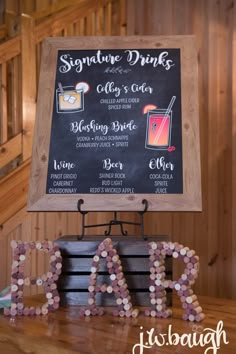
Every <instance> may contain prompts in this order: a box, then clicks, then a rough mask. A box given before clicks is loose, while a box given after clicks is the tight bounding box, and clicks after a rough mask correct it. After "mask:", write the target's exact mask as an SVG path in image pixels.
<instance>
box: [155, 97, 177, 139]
mask: <svg viewBox="0 0 236 354" xmlns="http://www.w3.org/2000/svg"><path fill="white" fill-rule="evenodd" d="M175 99H176V96H173V97H172V99H171V101H170V103H169V106H168V108H167V110H166V111H165V115H164V118H163V120H162V122H161V125H160V128H159V130H158V133H157V135H156V136H155V139H154V145H155V144H156V143H157V141H158V140H159V138H160V136H161V134H162V131H163V129H164V126H165V123H166V120H167V116H168V115H169V113H170V111H171V108H172V107H173V104H174V102H175Z"/></svg>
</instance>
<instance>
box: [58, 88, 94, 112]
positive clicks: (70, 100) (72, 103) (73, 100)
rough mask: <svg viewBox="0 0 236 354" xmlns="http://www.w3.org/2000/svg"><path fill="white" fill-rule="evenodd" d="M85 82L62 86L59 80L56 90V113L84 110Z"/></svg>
mask: <svg viewBox="0 0 236 354" xmlns="http://www.w3.org/2000/svg"><path fill="white" fill-rule="evenodd" d="M85 84H86V83H78V84H77V85H76V86H75V87H74V86H62V84H61V83H60V82H59V83H58V89H57V90H56V98H57V113H74V112H81V111H83V110H84V93H85V91H86V90H87V91H88V88H87V89H86V87H85ZM87 85H88V84H87ZM88 87H89V86H88ZM87 91H86V92H87Z"/></svg>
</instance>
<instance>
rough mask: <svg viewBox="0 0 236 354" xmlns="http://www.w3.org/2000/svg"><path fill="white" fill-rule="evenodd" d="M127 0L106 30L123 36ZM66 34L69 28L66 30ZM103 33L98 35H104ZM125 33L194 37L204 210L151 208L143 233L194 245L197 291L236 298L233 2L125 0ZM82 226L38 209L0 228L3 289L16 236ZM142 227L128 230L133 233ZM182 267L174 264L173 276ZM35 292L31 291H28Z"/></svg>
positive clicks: (37, 261) (101, 217) (95, 219)
mask: <svg viewBox="0 0 236 354" xmlns="http://www.w3.org/2000/svg"><path fill="white" fill-rule="evenodd" d="M8 1H9V0H8ZM10 2H12V3H13V2H14V1H13V0H10ZM49 2H50V4H49ZM55 3H56V1H47V0H44V1H42V2H41V1H37V2H36V5H37V6H34V7H33V8H32V6H31V5H32V1H31V0H30V1H26V2H25V5H27V8H26V10H27V9H29V10H30V11H36V10H38V9H39V6H40V4H42V6H45V7H46V6H47V5H53V4H55ZM124 4H125V1H124V0H120V1H117V3H116V6H115V7H113V9H112V8H111V7H109V8H108V9H107V10H106V11H107V12H110V14H109V16H111V15H112V16H113V22H112V26H111V23H110V22H108V23H107V24H106V34H113V35H115V34H117V35H119V34H122V35H123V34H125V33H126V27H125V23H126V11H125V7H124ZM29 7H30V8H29ZM109 16H108V17H106V18H109ZM89 21H90V20H89ZM89 21H88V22H89ZM92 21H93V19H92V18H91V21H90V22H89V23H92ZM98 21H99V20H98ZM114 21H116V23H115V22H114ZM89 28H90V30H88V31H87V32H86V31H85V27H84V23H82V22H81V23H80V29H81V34H80V35H88V34H91V33H93V31H94V29H93V28H94V25H93V24H91V26H89ZM98 28H99V26H98ZM69 31H70V30H69V27H68V32H67V33H65V35H67V34H69ZM90 32H91V33H90ZM98 32H99V33H97V32H96V33H95V34H101V31H98ZM127 34H130V35H139V34H140V35H143V34H144V35H148V34H154V35H162V34H165V35H173V34H179V35H181V34H195V35H196V43H197V48H198V60H199V94H200V96H199V104H200V134H201V163H202V192H203V212H202V213H150V214H147V215H146V216H145V230H146V233H148V234H150V235H157V234H160V235H161V234H164V235H169V236H170V237H171V239H172V240H173V241H178V242H180V243H182V244H184V245H188V246H189V247H191V248H193V249H195V250H196V252H197V253H198V254H199V255H200V259H201V271H200V275H199V278H198V280H197V284H196V290H197V292H198V293H199V294H203V295H211V296H220V297H229V298H231V297H232V298H236V237H235V233H236V217H235V216H234V214H235V212H236V0H165V1H163V0H127ZM63 35H64V34H63ZM38 55H40V48H39V49H38ZM111 218H112V215H111V213H107V214H103V213H91V214H90V215H89V217H88V220H89V221H90V222H92V223H102V222H105V221H107V220H109V219H111ZM122 218H123V219H129V220H130V221H132V220H133V221H137V217H136V214H134V213H133V214H126V213H123V215H122ZM80 227H81V217H80V215H78V214H77V213H35V214H34V213H26V210H25V208H23V209H21V210H20V211H19V212H18V213H17V214H16V215H14V216H13V217H12V218H11V219H9V220H8V221H6V222H5V223H4V224H3V225H1V227H0V267H1V272H0V289H1V288H3V287H4V286H6V285H7V284H8V283H9V279H10V263H11V250H10V247H9V243H10V240H11V239H22V240H25V241H26V240H36V239H52V240H53V239H56V238H57V237H59V236H60V235H65V234H78V233H80ZM137 231H138V230H137V229H136V228H134V227H130V228H129V232H130V234H132V233H135V232H136V233H137ZM100 232H101V230H100V229H96V230H95V233H96V234H99V233H100ZM116 233H119V229H117V230H116ZM45 267H46V260H45V259H44V258H43V257H41V256H36V255H34V256H33V257H32V261H31V269H30V270H31V271H32V272H36V273H37V274H40V273H42V272H43V271H44V269H45ZM180 268H181V267H180V266H176V268H175V269H176V271H175V273H177V272H179V271H180ZM37 291H38V290H37V289H28V290H26V293H27V292H28V293H30V292H31V293H35V292H37Z"/></svg>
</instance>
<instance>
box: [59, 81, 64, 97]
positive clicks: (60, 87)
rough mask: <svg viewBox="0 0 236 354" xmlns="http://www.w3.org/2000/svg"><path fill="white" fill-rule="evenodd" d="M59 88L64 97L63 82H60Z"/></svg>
mask: <svg viewBox="0 0 236 354" xmlns="http://www.w3.org/2000/svg"><path fill="white" fill-rule="evenodd" d="M58 87H59V91H60V93H61V94H62V95H63V93H64V90H63V87H62V84H61V82H58Z"/></svg>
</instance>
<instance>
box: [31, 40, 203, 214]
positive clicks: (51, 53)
mask: <svg viewBox="0 0 236 354" xmlns="http://www.w3.org/2000/svg"><path fill="white" fill-rule="evenodd" d="M120 48H122V50H123V49H124V50H126V49H138V50H139V49H140V50H143V49H179V50H180V72H181V80H180V81H181V121H182V124H181V134H182V192H178V193H168V194H154V193H153V194H150V193H137V194H136V193H133V194H122V193H121V194H94V193H80V194H47V193H46V188H47V175H48V161H49V154H50V139H51V129H52V115H53V110H54V108H53V107H54V98H55V80H56V65H57V56H58V51H59V50H68V51H69V50H95V49H96V50H99V49H100V50H109V49H110V50H114V49H118V50H119V49H120ZM164 118H165V117H164ZM198 124H199V120H198V81H197V56H196V48H195V44H194V38H193V36H171V37H164V36H162V37H156V36H130V37H129V36H127V37H81V38H77V37H74V38H66V39H65V38H48V39H46V40H45V41H44V44H43V55H42V61H41V73H40V81H39V91H38V102H37V115H36V125H35V136H34V143H33V155H32V166H31V178H30V192H29V199H28V209H29V210H30V211H40V210H44V211H63V210H66V211H75V210H77V202H78V200H79V199H83V200H84V204H83V209H84V210H91V211H93V210H94V211H98V210H99V211H109V210H117V211H122V210H126V211H137V210H142V208H143V205H142V201H143V199H146V200H147V201H148V210H149V211H200V210H201V171H200V144H199V126H198Z"/></svg>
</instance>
